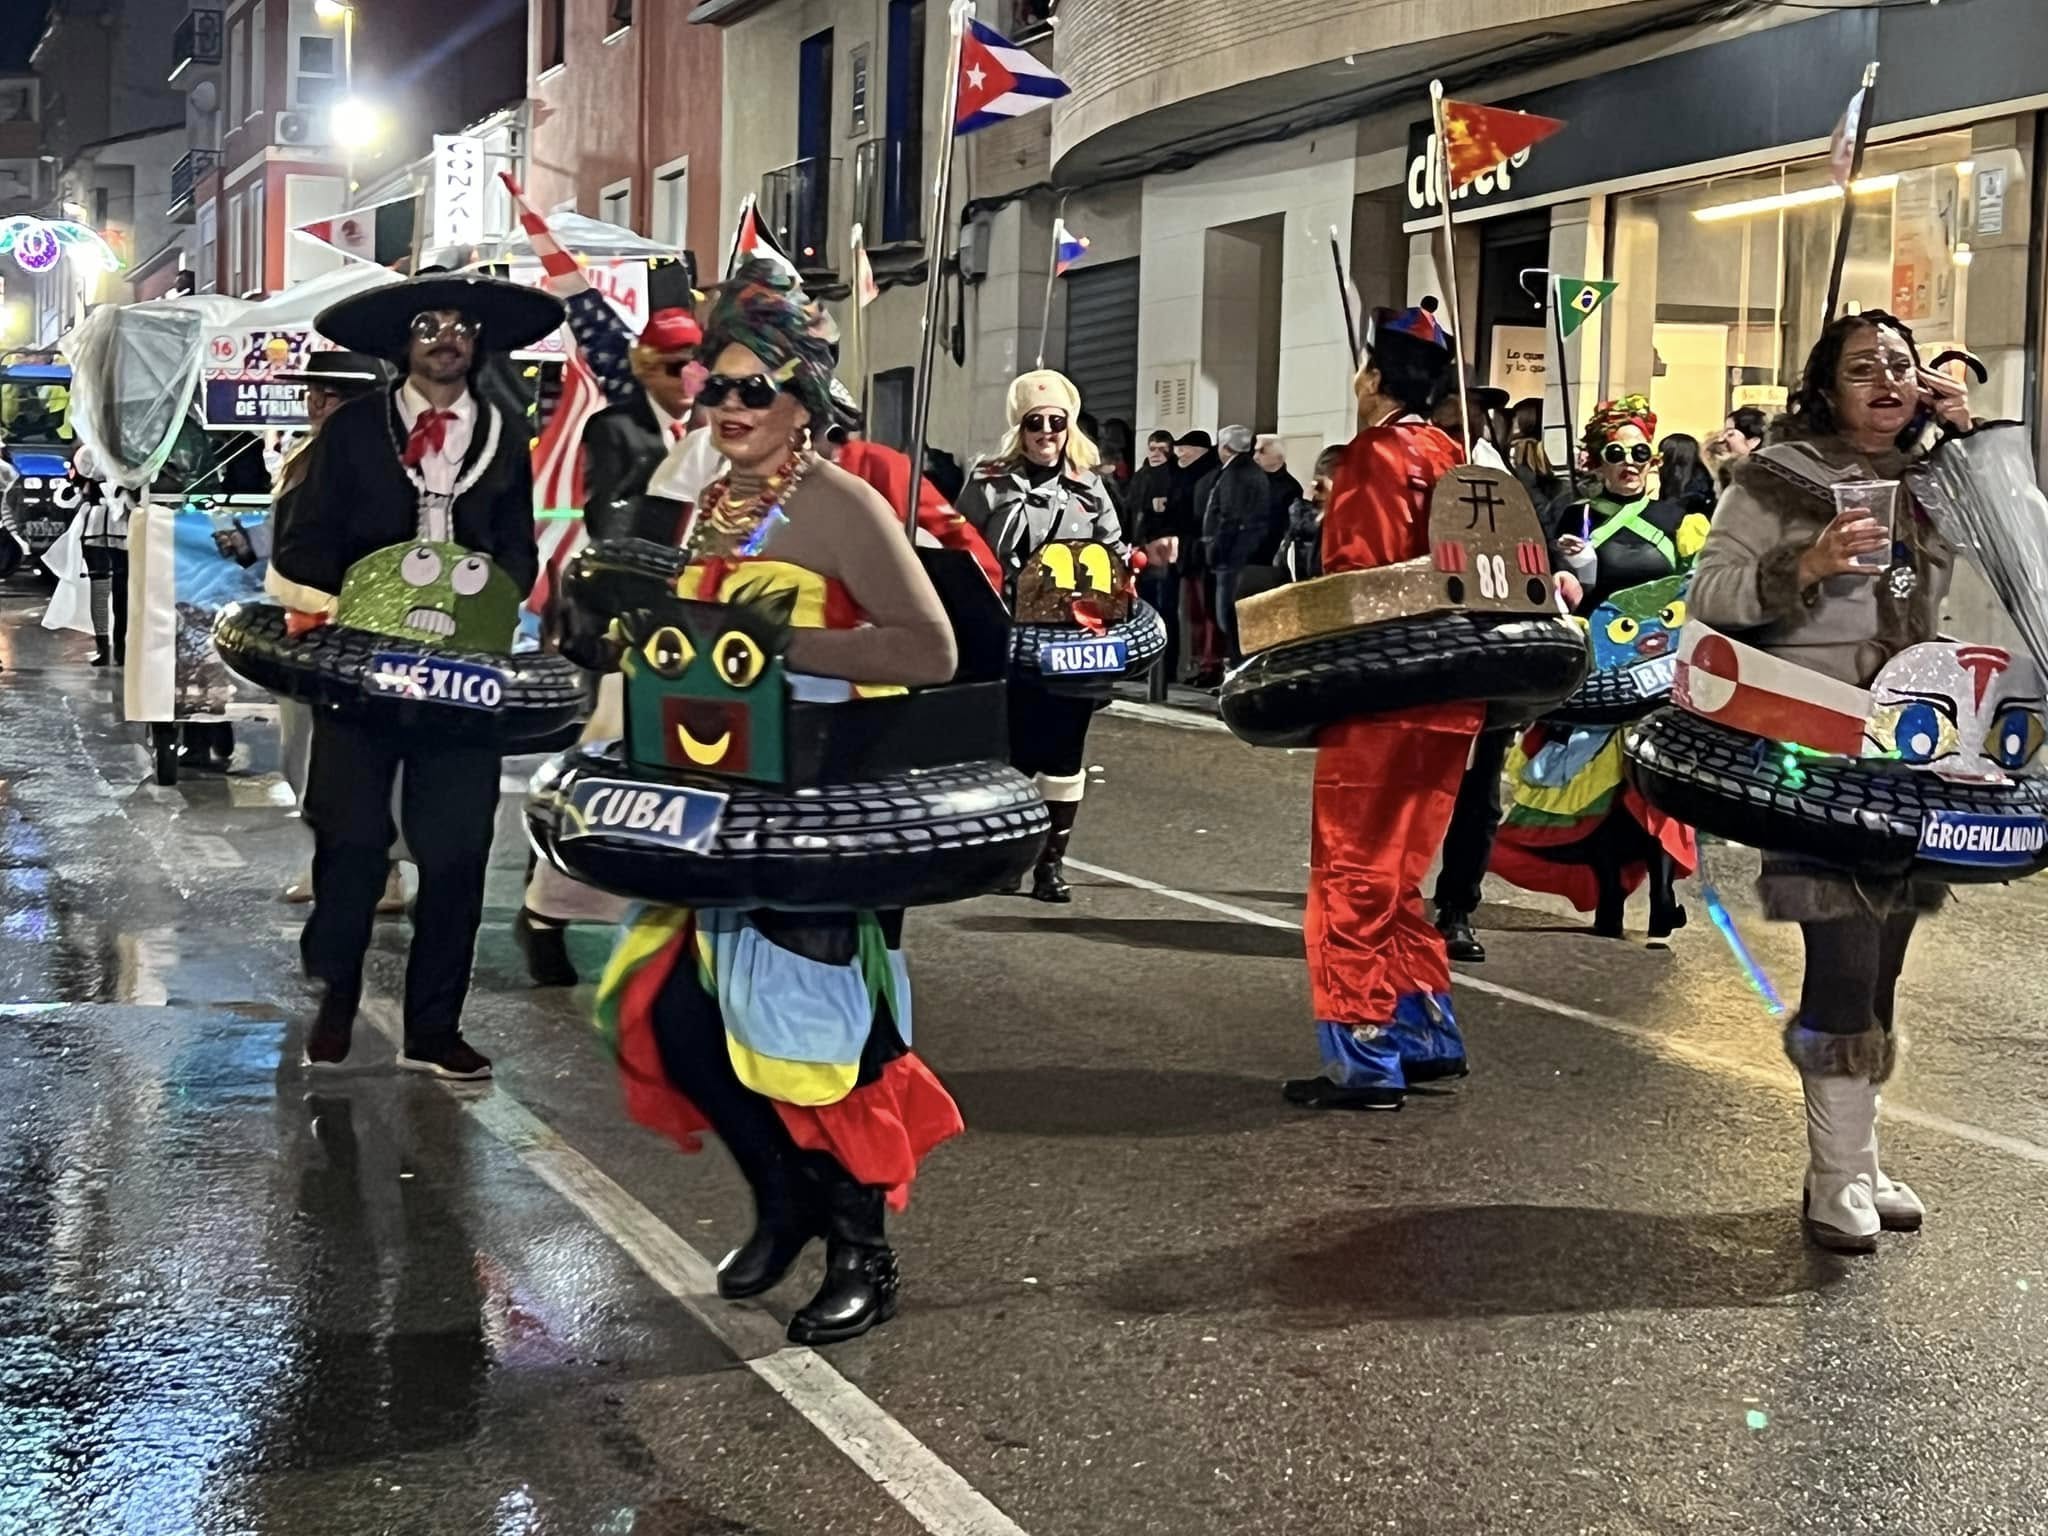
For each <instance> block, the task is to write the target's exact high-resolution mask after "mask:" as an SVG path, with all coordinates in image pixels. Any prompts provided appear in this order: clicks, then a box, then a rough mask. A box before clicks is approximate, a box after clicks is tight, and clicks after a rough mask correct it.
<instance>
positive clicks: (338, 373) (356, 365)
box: [271, 351, 391, 395]
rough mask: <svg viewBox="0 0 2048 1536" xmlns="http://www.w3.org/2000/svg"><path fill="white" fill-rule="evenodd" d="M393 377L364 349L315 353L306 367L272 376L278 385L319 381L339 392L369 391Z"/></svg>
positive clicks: (360, 392) (350, 393)
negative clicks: (360, 350)
mask: <svg viewBox="0 0 2048 1536" xmlns="http://www.w3.org/2000/svg"><path fill="white" fill-rule="evenodd" d="M390 376H391V370H390V369H389V368H388V367H387V366H385V365H384V364H383V363H380V362H378V361H377V359H376V358H374V357H369V356H367V355H365V354H364V353H361V352H339V351H336V352H315V353H313V354H312V355H311V356H309V357H308V358H307V359H306V366H305V367H304V368H302V369H299V370H297V371H295V372H292V373H276V374H272V375H271V379H272V381H273V382H275V383H278V384H318V385H319V386H320V387H321V388H322V389H331V390H333V391H335V392H336V393H337V394H343V395H361V394H368V393H369V392H370V391H371V390H373V389H375V388H376V387H377V386H378V385H380V384H382V383H384V382H385V381H386V380H387V379H389V378H390Z"/></svg>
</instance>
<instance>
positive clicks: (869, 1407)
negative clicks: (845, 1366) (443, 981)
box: [362, 998, 1025, 1536]
mask: <svg viewBox="0 0 2048 1536" xmlns="http://www.w3.org/2000/svg"><path fill="white" fill-rule="evenodd" d="M362 1016H363V1017H364V1018H366V1019H368V1020H369V1021H370V1023H371V1024H372V1025H373V1026H374V1027H375V1028H376V1029H377V1031H378V1032H379V1033H381V1034H383V1035H384V1036H385V1037H386V1038H388V1039H389V1040H391V1041H392V1042H393V1043H394V1044H396V1043H397V1042H398V1041H399V1039H400V1038H401V1036H402V1033H403V1031H402V1027H401V1024H400V1021H399V1015H398V1011H397V1009H396V1008H395V1007H394V1006H393V1005H392V1004H391V1003H389V1002H387V1001H385V1000H384V999H381V998H373V999H366V1000H365V1001H364V1003H363V1008H362ZM443 1086H444V1087H445V1088H446V1089H447V1090H448V1092H449V1093H450V1095H451V1096H453V1097H454V1099H455V1100H456V1102H458V1103H459V1104H461V1105H462V1107H463V1108H464V1109H465V1110H466V1111H467V1112H468V1113H469V1115H470V1117H471V1118H472V1119H474V1120H475V1121H476V1122H477V1123H478V1124H479V1125H481V1126H483V1127H484V1129H485V1130H487V1131H489V1132H490V1133H491V1134H492V1135H493V1136H495V1137H497V1139H498V1140H499V1141H501V1142H503V1143H504V1144H505V1145H506V1146H507V1147H508V1148H510V1149H511V1151H512V1153H513V1155H514V1156H516V1157H517V1158H518V1159H519V1160H520V1162H522V1163H524V1164H525V1165H526V1166H527V1167H528V1168H529V1169H531V1170H532V1171H533V1173H534V1174H535V1175H536V1176H538V1177H539V1178H540V1180H541V1181H542V1182H543V1183H545V1184H546V1185H547V1186H548V1187H549V1188H550V1189H552V1190H554V1191H555V1193H556V1194H558V1195H560V1196H561V1197H562V1198H563V1199H564V1200H566V1201H568V1202H569V1204H571V1205H573V1206H574V1207H575V1208H576V1209H577V1210H578V1211H580V1212H582V1213H583V1215H584V1216H585V1217H586V1218H588V1219H589V1221H590V1222H591V1224H592V1225H593V1226H595V1227H596V1228H597V1229H598V1230H599V1231H600V1232H602V1233H604V1235H605V1236H606V1237H608V1238H610V1239H611V1240H612V1241H613V1242H614V1243H616V1244H617V1245H618V1246H619V1248H620V1250H621V1251H622V1252H623V1253H624V1254H625V1255H626V1256H627V1257H628V1258H629V1259H631V1260H632V1261H633V1262H634V1263H635V1264H637V1265H639V1266H640V1268H641V1270H643V1271H644V1272H645V1273H646V1275H647V1276H648V1278H649V1279H651V1280H653V1281H654V1283H655V1284H657V1285H659V1286H660V1287H661V1288H662V1289H663V1290H665V1291H667V1292H668V1293H669V1294H670V1295H671V1296H673V1297H675V1299H676V1300H677V1301H678V1302H680V1303H681V1304H682V1306H683V1309H684V1310H685V1311H686V1312H688V1313H689V1314H690V1315H691V1316H692V1317H694V1318H695V1319H696V1320H697V1321H698V1322H699V1323H700V1324H702V1325H703V1327H704V1329H705V1330H706V1331H707V1332H708V1333H710V1334H711V1336H712V1337H713V1338H715V1339H717V1340H718V1341H719V1342H720V1343H722V1344H723V1345H725V1347H726V1348H728V1349H730V1350H731V1351H732V1352H733V1353H734V1354H735V1355H737V1356H739V1358H740V1359H741V1361H742V1362H744V1363H745V1365H746V1367H747V1369H749V1370H750V1371H752V1372H753V1373H754V1374H755V1375H756V1376H758V1377H760V1378H761V1380H763V1381H764V1382H766V1383H767V1384H768V1385H769V1386H770V1387H773V1388H774V1389H775V1391H776V1393H777V1394H779V1395H780V1396H781V1397H782V1399H783V1401H785V1402H787V1403H788V1404H789V1405H790V1406H791V1407H792V1408H794V1409H795V1410H796V1411H797V1412H798V1413H799V1414H801V1415H802V1416H803V1417H804V1418H805V1420H807V1421H808V1422H809V1423H810V1425H811V1427H812V1428H814V1429H816V1430H817V1431H818V1433H819V1434H821V1435H823V1436H824V1437H825V1439H826V1440H828V1441H830V1442H831V1444H832V1445H833V1446H834V1447H835V1448H837V1449H838V1450H839V1451H840V1452H841V1454H843V1455H844V1456H845V1457H846V1458H847V1459H848V1460H849V1461H851V1462H852V1463H853V1464H854V1465H855V1466H857V1467H859V1468H860V1469H861V1471H863V1472H865V1473H866V1474H867V1475H868V1476H869V1477H870V1478H872V1479H873V1480H874V1481H875V1483H876V1485H877V1486H879V1487H880V1488H881V1490H882V1491H883V1492H884V1493H885V1494H887V1495H888V1496H889V1497H890V1498H891V1499H893V1500H894V1501H895V1502H896V1503H897V1504H899V1505H901V1506H902V1508H903V1509H904V1511H905V1512H906V1513H907V1514H909V1516H910V1517H911V1518H912V1519H913V1520H915V1521H916V1522H917V1523H918V1524H919V1525H921V1526H923V1527H924V1528H925V1529H926V1530H927V1531H930V1532H931V1533H932V1536H1025V1531H1024V1528H1023V1527H1022V1526H1020V1525H1018V1524H1017V1523H1016V1522H1015V1521H1014V1520H1012V1519H1011V1518H1010V1517H1009V1516H1008V1515H1006V1514H1004V1513H1003V1512H1002V1511H1001V1510H1000V1509H998V1508H996V1506H995V1505H994V1504H992V1503H990V1502H989V1500H988V1499H987V1498H985V1497H984V1496H983V1495H982V1494H981V1493H980V1492H979V1491H977V1490H976V1489H975V1487H974V1485H973V1484H971V1483H969V1482H968V1481H967V1479H966V1478H964V1477H962V1476H961V1475H960V1474H959V1473H958V1472H957V1471H955V1470H954V1469H953V1468H952V1467H951V1466H949V1465H948V1464H947V1463H946V1462H945V1461H943V1460H941V1459H940V1457H939V1456H938V1455H937V1453H936V1452H934V1451H933V1450H932V1449H931V1448H930V1447H929V1446H927V1445H926V1444H925V1443H924V1442H923V1441H922V1440H919V1439H918V1438H917V1436H915V1435H913V1434H912V1433H911V1432H910V1431H909V1430H908V1429H906V1428H904V1427H903V1425H901V1424H900V1423H898V1422H897V1421H896V1420H895V1419H893V1418H891V1417H890V1416H889V1415H888V1413H886V1412H885V1411H884V1410H883V1409H882V1407H881V1405H880V1404H878V1403H876V1402H875V1400H874V1399H873V1398H871V1397H869V1396H868V1395H867V1394H866V1393H865V1392H863V1391H861V1389H860V1388H859V1387H857V1386H855V1385H854V1384H853V1383H852V1382H850V1381H848V1380H847V1379H846V1378H845V1377H844V1376H842V1375H841V1374H840V1373H839V1371H838V1370H837V1369H836V1368H835V1367H834V1366H833V1365H832V1364H831V1363H830V1362H829V1361H828V1360H826V1359H825V1358H824V1356H822V1355H820V1354H819V1353H818V1352H817V1351H816V1350H814V1349H808V1348H802V1347H796V1346H792V1345H789V1344H787V1343H785V1342H784V1339H783V1333H782V1329H781V1327H780V1326H779V1325H778V1324H777V1323H776V1322H775V1320H774V1318H772V1317H771V1316H769V1314H768V1313H766V1312H764V1311H762V1310H761V1309H760V1308H759V1307H753V1306H746V1305H736V1304H733V1303H730V1302H725V1301H721V1300H720V1299H719V1296H718V1283H717V1270H716V1268H715V1266H714V1265H713V1264H712V1263H711V1261H710V1260H709V1259H707V1258H705V1257H704V1255H703V1254H701V1253H699V1252H698V1251H697V1249H696V1248H694V1247H693V1246H691V1244H689V1243H688V1242H686V1241H685V1240H684V1239H683V1238H682V1237H680V1236H679V1235H678V1234H677V1233H676V1232H675V1231H674V1229H672V1228H671V1227H669V1226H668V1225H667V1224H666V1223H664V1222H663V1221H662V1220H661V1218H660V1217H658V1216H656V1215H655V1214H654V1213H653V1212H652V1211H650V1210H648V1209H647V1207H646V1206H644V1205H642V1204H641V1203H640V1202H639V1201H638V1200H636V1199H634V1198H633V1196H632V1195H631V1194H629V1193H628V1192H627V1191H626V1190H625V1188H624V1187H623V1186H621V1185H620V1184H618V1183H617V1182H616V1181H615V1180H613V1179H612V1178H611V1176H610V1175H608V1174H606V1173H605V1172H604V1171H603V1170H602V1169H601V1168H599V1167H598V1166H597V1165H596V1164H595V1163H593V1162H591V1161H590V1159H589V1158H587V1157H585V1156H584V1155H583V1154H582V1153H581V1152H578V1151H577V1150H576V1149H575V1148H574V1147H572V1146H570V1145H569V1143H568V1142H566V1141H564V1140H563V1139H562V1138H561V1136H560V1135H559V1134H557V1132H556V1131H555V1130H554V1129H553V1127H551V1126H549V1125H548V1124H547V1122H546V1121H544V1120H542V1119H541V1118H540V1117H539V1116H538V1115H536V1114H534V1113H533V1112H532V1111H531V1110H529V1109H528V1108H527V1107H526V1106H525V1105H524V1104H521V1103H520V1102H519V1101H518V1100H517V1099H516V1098H514V1097H513V1096H512V1095H511V1094H509V1093H507V1092H506V1091H505V1090H504V1089H503V1088H501V1087H497V1086H495V1085H493V1086H492V1087H491V1088H489V1089H488V1090H484V1091H479V1090H478V1089H477V1088H476V1087H474V1086H469V1085H464V1084H460V1083H448V1084H444V1085H443Z"/></svg>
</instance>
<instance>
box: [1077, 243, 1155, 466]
mask: <svg viewBox="0 0 2048 1536" xmlns="http://www.w3.org/2000/svg"><path fill="white" fill-rule="evenodd" d="M1060 281H1061V282H1063V283H1065V284H1066V285H1067V366H1066V368H1065V369H1064V370H1063V371H1064V372H1065V373H1066V375H1067V377H1068V378H1070V379H1072V380H1073V381H1074V386H1075V388H1077V389H1079V390H1080V391H1081V408H1082V409H1083V410H1084V411H1086V412H1087V413H1088V414H1089V415H1090V416H1093V417H1094V418H1095V419H1096V420H1097V421H1098V422H1103V421H1108V420H1109V419H1110V418H1111V417H1116V416H1120V417H1122V418H1123V419H1124V420H1125V421H1128V422H1130V423H1131V425H1132V428H1133V430H1134V432H1135V433H1136V436H1137V440H1138V441H1139V442H1140V443H1142V442H1143V441H1144V440H1145V433H1146V432H1147V431H1148V430H1149V426H1148V424H1147V423H1145V422H1142V421H1139V420H1138V263H1137V262H1136V261H1135V260H1132V261H1115V262H1111V263H1109V264H1108V265H1107V266H1101V267H1085V268H1081V269H1079V270H1076V271H1073V272H1069V273H1068V274H1067V275H1066V276H1065V277H1063V278H1061V279H1060Z"/></svg>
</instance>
